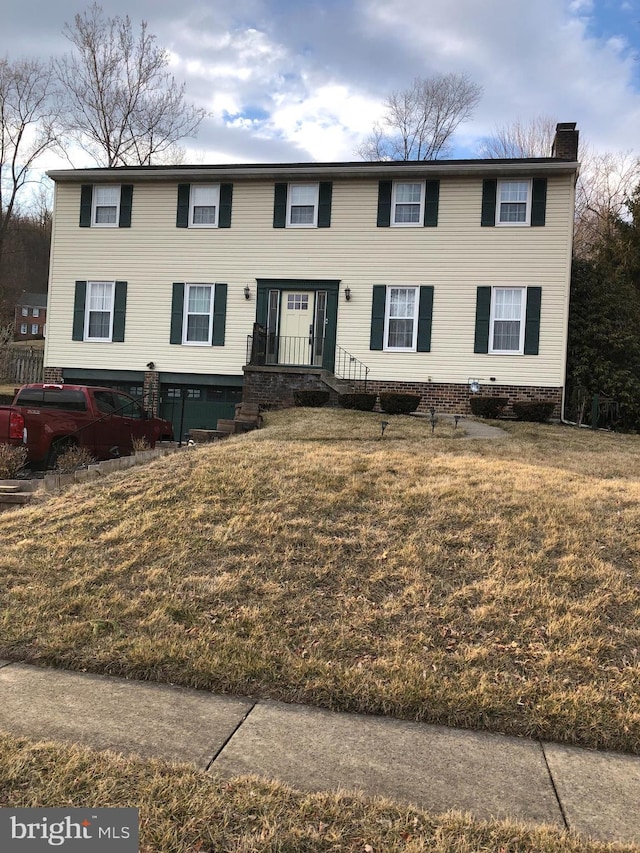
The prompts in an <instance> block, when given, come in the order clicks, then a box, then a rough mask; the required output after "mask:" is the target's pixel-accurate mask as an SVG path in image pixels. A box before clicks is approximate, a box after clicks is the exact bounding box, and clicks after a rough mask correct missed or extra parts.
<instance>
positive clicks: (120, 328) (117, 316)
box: [111, 281, 127, 342]
mask: <svg viewBox="0 0 640 853" xmlns="http://www.w3.org/2000/svg"><path fill="white" fill-rule="evenodd" d="M126 313H127V282H126V281H116V295H115V299H114V300H113V335H112V337H111V340H112V341H116V342H121V341H124V321H125V316H126Z"/></svg>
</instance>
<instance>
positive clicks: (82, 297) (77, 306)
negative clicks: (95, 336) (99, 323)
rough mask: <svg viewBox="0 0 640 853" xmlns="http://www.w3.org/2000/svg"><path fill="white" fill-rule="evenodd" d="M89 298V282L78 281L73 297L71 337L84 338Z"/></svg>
mask: <svg viewBox="0 0 640 853" xmlns="http://www.w3.org/2000/svg"><path fill="white" fill-rule="evenodd" d="M86 299H87V282H86V281H76V292H75V296H74V299H73V332H72V334H71V339H72V340H74V341H83V340H84V308H85V302H86Z"/></svg>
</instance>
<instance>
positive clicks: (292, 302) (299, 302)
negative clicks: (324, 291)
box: [278, 291, 315, 364]
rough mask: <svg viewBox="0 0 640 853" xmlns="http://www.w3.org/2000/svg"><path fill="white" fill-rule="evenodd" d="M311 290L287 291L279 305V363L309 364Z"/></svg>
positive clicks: (311, 312) (312, 300)
mask: <svg viewBox="0 0 640 853" xmlns="http://www.w3.org/2000/svg"><path fill="white" fill-rule="evenodd" d="M314 296H315V294H314V292H313V291H295V292H293V291H291V292H289V291H287V292H285V293H283V294H282V302H281V306H280V341H279V347H278V363H279V364H311V363H312V361H311V344H312V342H313V322H314V321H313V317H314V313H313V312H314Z"/></svg>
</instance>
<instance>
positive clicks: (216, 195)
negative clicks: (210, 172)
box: [189, 184, 220, 228]
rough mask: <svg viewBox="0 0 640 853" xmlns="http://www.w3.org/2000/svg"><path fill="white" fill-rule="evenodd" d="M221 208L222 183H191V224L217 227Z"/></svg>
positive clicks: (197, 226)
mask: <svg viewBox="0 0 640 853" xmlns="http://www.w3.org/2000/svg"><path fill="white" fill-rule="evenodd" d="M219 208H220V184H191V192H190V196H189V226H190V227H191V228H217V227H218V210H219Z"/></svg>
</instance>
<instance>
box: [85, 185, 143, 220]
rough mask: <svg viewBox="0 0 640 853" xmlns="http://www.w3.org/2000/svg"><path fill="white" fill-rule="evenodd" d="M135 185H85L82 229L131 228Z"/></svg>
mask: <svg viewBox="0 0 640 853" xmlns="http://www.w3.org/2000/svg"><path fill="white" fill-rule="evenodd" d="M132 207H133V184H115V185H113V184H83V185H82V186H81V187H80V227H81V228H131V211H132Z"/></svg>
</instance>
